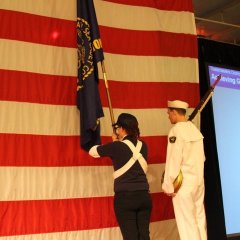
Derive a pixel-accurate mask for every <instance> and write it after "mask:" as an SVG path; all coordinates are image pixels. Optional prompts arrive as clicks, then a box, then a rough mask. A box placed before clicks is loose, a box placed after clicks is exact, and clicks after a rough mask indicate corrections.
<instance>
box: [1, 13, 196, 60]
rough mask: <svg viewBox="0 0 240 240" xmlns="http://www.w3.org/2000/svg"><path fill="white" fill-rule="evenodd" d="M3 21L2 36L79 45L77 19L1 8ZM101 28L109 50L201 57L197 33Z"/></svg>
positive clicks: (145, 54)
mask: <svg viewBox="0 0 240 240" xmlns="http://www.w3.org/2000/svg"><path fill="white" fill-rule="evenodd" d="M0 22H1V23H2V26H1V28H0V38H5V39H14V40H20V41H26V42H33V43H41V44H47V45H53V46H62V47H72V48H76V23H75V22H74V21H69V20H63V19H55V18H49V17H43V16H37V15H33V14H28V13H21V12H15V11H9V10H0ZM100 31H101V38H102V42H103V47H104V51H105V52H109V53H115V54H128V55H141V56H174V57H175V56H176V57H178V56H182V57H191V58H197V45H196V44H197V41H196V36H195V35H190V34H179V33H168V32H160V31H135V30H126V29H117V28H111V27H104V26H102V27H100ZM126 46H127V48H126ZM179 46H181V47H179Z"/></svg>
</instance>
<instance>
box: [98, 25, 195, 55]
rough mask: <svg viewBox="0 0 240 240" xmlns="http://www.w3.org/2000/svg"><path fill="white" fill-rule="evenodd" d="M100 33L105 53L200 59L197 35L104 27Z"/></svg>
mask: <svg viewBox="0 0 240 240" xmlns="http://www.w3.org/2000/svg"><path fill="white" fill-rule="evenodd" d="M100 32H101V38H102V42H103V49H104V51H105V52H109V53H115V54H126V55H139V56H171V57H190V58H197V57H198V52H197V36H196V35H191V34H183V33H171V32H161V31H137V30H128V29H118V28H111V27H103V26H101V27H100ZM126 46H127V47H126ZM179 46H181V47H179Z"/></svg>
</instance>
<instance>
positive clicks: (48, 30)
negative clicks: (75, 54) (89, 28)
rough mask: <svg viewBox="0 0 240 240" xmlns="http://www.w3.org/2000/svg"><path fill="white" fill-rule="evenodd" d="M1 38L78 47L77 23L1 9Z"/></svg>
mask: <svg viewBox="0 0 240 240" xmlns="http://www.w3.org/2000/svg"><path fill="white" fill-rule="evenodd" d="M0 22H1V28H0V38H5V39H14V40H19V41H26V42H34V43H41V44H47V45H53V46H62V47H76V22H74V21H70V20H64V19H57V18H51V17H44V16H39V15H34V14H29V13H23V12H16V11H10V10H3V9H0Z"/></svg>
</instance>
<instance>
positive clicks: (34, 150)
mask: <svg viewBox="0 0 240 240" xmlns="http://www.w3.org/2000/svg"><path fill="white" fill-rule="evenodd" d="M94 3H95V9H96V14H97V18H98V23H99V28H100V34H101V38H102V43H103V49H104V56H105V65H106V70H107V78H108V82H109V89H110V95H111V100H112V105H113V108H114V116H115V118H116V117H117V116H118V114H119V113H121V112H130V113H132V114H134V115H136V117H137V118H138V120H139V123H140V128H141V137H142V139H143V140H144V141H146V142H147V144H148V146H149V163H150V165H149V173H148V178H149V181H150V189H151V195H152V199H153V205H154V206H153V212H152V218H151V237H152V238H151V239H153V240H161V239H173V240H174V239H178V238H179V237H178V232H177V228H176V223H175V220H174V213H173V208H172V203H171V199H170V198H168V197H166V196H165V195H164V194H163V193H162V190H161V184H160V181H161V175H162V172H163V170H164V163H165V155H166V144H167V133H168V130H169V127H170V124H169V120H168V118H167V114H166V107H167V100H173V99H182V100H185V101H187V102H189V103H190V107H191V108H193V107H194V106H196V105H197V103H198V100H199V94H198V88H199V86H198V64H197V41H196V31H195V23H194V15H193V7H192V1H191V0H181V1H179V0H167V1H162V0H141V1H139V0H107V1H101V0H95V1H94ZM76 12H77V11H76V1H75V0H68V1H66V0H48V1H44V0H39V1H36V0H21V1H20V0H15V1H12V0H11V1H10V0H0V23H1V27H0V38H1V39H0V115H1V118H0V165H1V166H0V239H4V240H5V239H6V240H30V239H34V240H43V239H44V240H66V239H67V240H75V239H84V240H98V239H101V240H113V239H114V240H120V239H122V238H121V234H120V231H119V228H118V226H117V222H116V219H115V216H114V211H113V206H112V205H113V179H112V172H113V170H112V166H111V161H110V159H107V158H102V159H92V158H91V157H89V156H88V154H87V153H86V152H84V151H83V150H81V149H80V147H79V146H80V143H79V132H80V130H79V112H78V110H77V107H76V82H77V47H76ZM101 78H102V76H101ZM99 90H100V94H101V98H102V103H103V107H104V112H105V117H104V118H103V119H102V120H101V136H102V140H103V142H106V141H109V140H111V133H112V132H111V131H112V129H111V120H110V115H109V109H108V101H107V97H106V92H105V87H104V82H103V81H102V80H100V85H99Z"/></svg>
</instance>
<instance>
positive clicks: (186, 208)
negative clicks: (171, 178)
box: [173, 183, 207, 240]
mask: <svg viewBox="0 0 240 240" xmlns="http://www.w3.org/2000/svg"><path fill="white" fill-rule="evenodd" d="M204 193H205V187H204V183H203V184H201V185H199V186H186V185H184V184H183V185H182V187H181V188H180V190H179V192H178V193H177V195H176V196H175V197H173V207H174V212H175V218H176V222H177V226H178V231H179V235H180V239H181V240H206V239H207V230H206V215H205V208H204V203H203V201H204Z"/></svg>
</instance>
